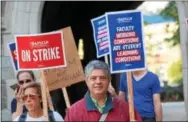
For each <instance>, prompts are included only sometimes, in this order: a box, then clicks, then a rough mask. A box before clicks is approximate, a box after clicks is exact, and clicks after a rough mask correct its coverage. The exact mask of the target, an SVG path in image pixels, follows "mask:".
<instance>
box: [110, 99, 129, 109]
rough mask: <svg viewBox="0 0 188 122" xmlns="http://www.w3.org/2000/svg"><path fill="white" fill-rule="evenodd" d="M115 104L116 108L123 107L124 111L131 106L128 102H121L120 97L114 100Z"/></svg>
mask: <svg viewBox="0 0 188 122" xmlns="http://www.w3.org/2000/svg"><path fill="white" fill-rule="evenodd" d="M113 104H114V107H116V106H119V107H122V108H123V109H124V108H128V107H129V104H128V102H127V101H124V100H121V99H119V98H118V97H114V98H113Z"/></svg>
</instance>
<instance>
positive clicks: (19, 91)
mask: <svg viewBox="0 0 188 122" xmlns="http://www.w3.org/2000/svg"><path fill="white" fill-rule="evenodd" d="M15 95H16V103H14V104H16V111H15V112H14V113H13V114H12V120H14V119H15V118H16V117H18V116H20V115H21V114H22V113H23V103H22V95H23V88H22V87H20V88H19V89H16V90H15ZM11 106H13V105H11Z"/></svg>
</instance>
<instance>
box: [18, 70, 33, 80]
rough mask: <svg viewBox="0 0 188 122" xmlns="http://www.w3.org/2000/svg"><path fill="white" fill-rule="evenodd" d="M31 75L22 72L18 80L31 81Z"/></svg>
mask: <svg viewBox="0 0 188 122" xmlns="http://www.w3.org/2000/svg"><path fill="white" fill-rule="evenodd" d="M31 78H32V77H31V75H30V74H29V73H28V72H22V73H20V74H19V77H18V79H19V80H24V79H31Z"/></svg>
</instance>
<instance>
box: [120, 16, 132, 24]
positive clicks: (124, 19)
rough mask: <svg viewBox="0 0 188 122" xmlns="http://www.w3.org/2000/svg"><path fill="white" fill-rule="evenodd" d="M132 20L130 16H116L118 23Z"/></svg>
mask: <svg viewBox="0 0 188 122" xmlns="http://www.w3.org/2000/svg"><path fill="white" fill-rule="evenodd" d="M131 21H132V17H121V18H120V17H119V18H117V22H118V23H128V22H131Z"/></svg>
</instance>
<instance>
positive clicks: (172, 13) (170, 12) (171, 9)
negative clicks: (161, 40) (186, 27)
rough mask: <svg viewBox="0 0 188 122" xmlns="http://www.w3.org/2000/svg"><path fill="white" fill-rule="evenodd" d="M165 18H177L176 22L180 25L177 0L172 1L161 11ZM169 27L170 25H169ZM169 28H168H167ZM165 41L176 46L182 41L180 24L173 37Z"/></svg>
mask: <svg viewBox="0 0 188 122" xmlns="http://www.w3.org/2000/svg"><path fill="white" fill-rule="evenodd" d="M160 15H162V16H163V17H164V18H172V19H174V20H175V23H176V24H177V25H179V18H178V12H177V7H176V3H175V1H170V2H169V3H168V5H167V6H166V7H165V8H164V9H163V10H162V11H161V12H160ZM167 28H168V25H167ZM167 30H168V29H167ZM165 41H167V42H172V46H175V45H177V44H179V43H180V28H179V26H178V28H177V30H176V31H175V32H174V34H173V36H172V37H171V38H166V39H165Z"/></svg>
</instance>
